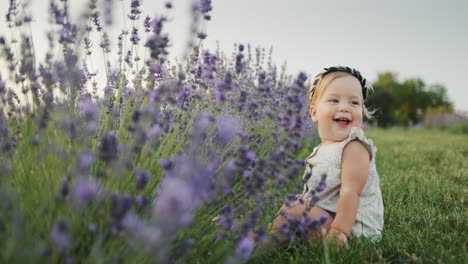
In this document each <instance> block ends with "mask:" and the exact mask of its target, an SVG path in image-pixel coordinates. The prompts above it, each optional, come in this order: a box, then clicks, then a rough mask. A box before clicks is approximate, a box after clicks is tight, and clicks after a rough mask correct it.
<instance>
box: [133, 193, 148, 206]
mask: <svg viewBox="0 0 468 264" xmlns="http://www.w3.org/2000/svg"><path fill="white" fill-rule="evenodd" d="M135 203H136V205H137V206H139V207H145V206H146V205H147V204H148V199H147V198H146V197H145V196H143V195H141V194H138V195H137V196H136V197H135Z"/></svg>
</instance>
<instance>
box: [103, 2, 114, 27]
mask: <svg viewBox="0 0 468 264" xmlns="http://www.w3.org/2000/svg"><path fill="white" fill-rule="evenodd" d="M113 5H114V0H104V17H105V20H106V25H108V26H109V25H111V24H112V10H113V8H112V7H113Z"/></svg>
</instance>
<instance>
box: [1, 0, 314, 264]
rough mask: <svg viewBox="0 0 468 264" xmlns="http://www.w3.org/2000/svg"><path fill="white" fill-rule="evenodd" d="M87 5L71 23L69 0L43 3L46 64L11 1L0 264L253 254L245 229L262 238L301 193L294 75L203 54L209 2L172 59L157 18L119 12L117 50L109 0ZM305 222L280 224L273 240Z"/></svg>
mask: <svg viewBox="0 0 468 264" xmlns="http://www.w3.org/2000/svg"><path fill="white" fill-rule="evenodd" d="M97 2H98V1H97V0H90V1H89V2H88V9H87V11H86V12H85V13H84V14H82V15H81V16H80V18H79V21H78V22H74V21H72V19H71V18H70V16H69V12H70V11H69V9H68V8H69V5H68V1H67V0H61V1H56V0H51V1H50V2H49V10H50V22H51V24H50V31H49V33H48V35H47V38H48V41H49V50H48V51H46V52H45V56H44V55H43V54H40V53H38V51H36V50H35V49H34V44H33V39H32V37H31V33H30V31H28V28H29V25H30V23H32V21H33V18H32V17H31V16H29V15H28V13H27V10H26V9H24V8H23V6H22V5H20V3H19V2H18V1H16V0H10V2H9V6H10V8H9V10H8V14H7V15H6V17H5V18H6V23H8V25H9V28H10V31H11V32H13V33H15V34H16V35H19V38H15V37H7V36H0V47H1V53H0V55H1V58H2V59H3V63H2V65H4V67H5V68H6V73H7V74H6V75H4V76H1V78H0V98H1V106H2V110H3V111H2V113H1V115H0V144H1V148H2V150H1V153H0V160H1V163H0V174H1V175H2V176H1V178H0V181H1V185H0V186H1V187H0V196H1V199H0V201H1V202H0V234H1V237H2V239H1V241H0V248H1V250H0V252H1V253H0V259H1V260H2V261H1V262H5V263H13V262H25V263H28V262H34V263H37V262H42V263H64V262H66V263H81V262H89V263H103V262H105V263H107V262H117V263H120V262H122V263H146V262H149V263H153V262H160V263H172V262H177V263H182V262H197V261H198V260H203V261H204V262H206V261H207V262H215V263H218V262H222V261H228V262H243V261H245V260H247V259H249V257H250V256H251V253H252V251H253V246H254V243H253V242H252V241H250V240H248V239H246V236H247V233H248V232H249V231H253V232H255V234H256V241H261V240H262V239H264V238H265V236H266V233H267V231H268V228H267V224H268V223H269V222H271V220H272V219H273V217H275V214H276V211H277V210H278V208H279V206H280V205H281V204H282V203H283V202H290V201H292V200H294V199H295V198H294V196H291V194H293V193H297V192H300V191H301V184H302V182H301V177H300V176H301V172H302V169H303V161H302V159H297V158H296V155H297V153H298V151H299V150H300V148H301V144H300V141H301V139H302V137H303V132H304V131H305V130H306V124H305V123H304V121H303V120H307V118H305V113H306V110H305V101H304V98H305V95H304V94H305V91H306V85H305V82H306V80H307V77H306V75H305V74H304V73H301V74H299V75H298V76H296V77H292V76H291V75H289V74H287V73H286V72H285V69H284V68H282V69H279V68H278V67H277V66H275V65H273V64H272V62H271V56H267V55H266V52H265V50H264V49H262V48H253V47H251V46H250V45H242V44H238V45H237V46H236V47H235V51H234V53H233V55H232V56H230V57H229V56H226V55H225V54H223V53H222V52H220V51H215V52H213V51H210V50H206V49H204V48H203V45H202V40H203V39H205V38H206V37H207V36H206V33H205V32H203V31H202V30H200V29H201V28H203V27H202V26H201V24H203V23H206V22H207V21H208V20H210V11H211V10H212V6H211V1H209V0H201V1H194V2H193V3H192V7H193V8H192V20H193V21H192V22H193V27H192V36H191V37H190V43H189V45H188V46H189V48H188V49H187V52H186V56H185V59H184V60H183V61H181V62H179V63H174V62H173V61H171V60H170V57H169V52H168V50H169V49H168V48H169V46H170V45H171V38H170V34H169V32H166V31H165V26H166V23H169V19H168V17H167V15H166V16H162V15H161V16H155V17H150V16H145V15H144V14H143V12H142V9H141V2H140V1H138V0H132V1H123V2H121V3H120V4H125V5H126V7H127V8H128V7H130V8H129V13H128V17H127V19H129V21H130V24H131V25H132V26H131V28H130V29H129V30H126V29H124V30H122V31H121V33H120V34H119V37H118V40H117V43H118V45H117V50H116V51H113V50H111V45H110V41H111V39H110V38H109V34H108V32H107V28H108V27H109V26H110V25H111V24H112V21H113V17H112V9H113V8H115V6H114V5H117V4H119V3H117V2H116V3H114V1H111V0H106V1H103V5H101V6H100V7H102V8H98V5H97ZM128 5H129V6H128ZM165 8H166V9H167V10H166V11H167V12H165V13H170V10H171V8H172V3H171V2H167V3H166V5H165ZM20 32H21V34H18V33H20ZM23 32H24V33H23ZM15 34H12V36H13V35H15ZM96 41H97V42H96ZM113 52H114V53H113ZM113 54H114V55H117V56H116V57H115V58H116V61H112V60H113V58H114V55H113ZM143 54H144V55H143ZM96 57H99V58H100V59H102V60H103V61H104V64H103V65H104V68H103V69H99V70H98V69H96V68H94V67H93V66H92V65H93V62H94V60H95V58H96ZM100 80H101V81H100ZM301 158H303V157H301ZM306 176H307V175H306ZM317 221H320V220H317ZM317 221H316V220H314V221H312V220H309V219H302V220H301V219H291V223H292V224H291V226H289V227H288V226H285V227H284V234H287V235H289V237H290V238H292V239H295V236H296V232H295V231H297V230H301V229H302V230H304V229H305V228H304V227H311V226H313V227H317V225H319V222H317Z"/></svg>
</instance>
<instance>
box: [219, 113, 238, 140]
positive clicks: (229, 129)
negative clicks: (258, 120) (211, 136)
mask: <svg viewBox="0 0 468 264" xmlns="http://www.w3.org/2000/svg"><path fill="white" fill-rule="evenodd" d="M215 120H216V123H217V124H218V133H217V135H216V136H217V139H219V141H220V143H221V144H222V145H226V144H227V143H229V141H231V140H232V139H233V137H234V136H235V135H237V134H240V133H243V131H242V126H243V120H242V117H241V116H230V115H218V116H216V118H215Z"/></svg>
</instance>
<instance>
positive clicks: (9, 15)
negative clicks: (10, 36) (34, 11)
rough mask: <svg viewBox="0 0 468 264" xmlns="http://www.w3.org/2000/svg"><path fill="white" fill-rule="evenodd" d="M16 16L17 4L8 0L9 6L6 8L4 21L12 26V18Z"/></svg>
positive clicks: (13, 0)
mask: <svg viewBox="0 0 468 264" xmlns="http://www.w3.org/2000/svg"><path fill="white" fill-rule="evenodd" d="M16 15H18V3H17V2H16V0H10V5H9V6H8V12H7V14H6V16H5V17H6V20H7V22H9V25H11V24H12V22H13V19H14V17H15V16H16Z"/></svg>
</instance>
